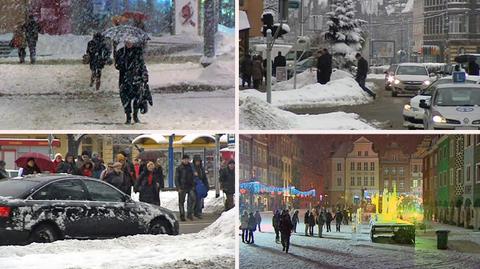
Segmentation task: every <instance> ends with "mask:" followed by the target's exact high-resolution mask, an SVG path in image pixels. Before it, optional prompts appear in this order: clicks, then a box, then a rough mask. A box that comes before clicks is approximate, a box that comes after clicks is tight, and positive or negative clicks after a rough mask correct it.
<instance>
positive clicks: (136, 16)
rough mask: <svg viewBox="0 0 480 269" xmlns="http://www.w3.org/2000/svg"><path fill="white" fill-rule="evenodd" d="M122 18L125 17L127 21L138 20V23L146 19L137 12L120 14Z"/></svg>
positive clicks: (146, 17) (145, 16)
mask: <svg viewBox="0 0 480 269" xmlns="http://www.w3.org/2000/svg"><path fill="white" fill-rule="evenodd" d="M122 17H125V18H127V19H133V20H140V21H144V20H147V19H148V16H147V15H145V14H143V13H142V12H137V11H126V12H124V13H123V14H122Z"/></svg>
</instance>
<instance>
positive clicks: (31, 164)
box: [21, 158, 42, 176]
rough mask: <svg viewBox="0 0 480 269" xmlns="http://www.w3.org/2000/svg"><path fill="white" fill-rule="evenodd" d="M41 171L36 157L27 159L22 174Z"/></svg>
mask: <svg viewBox="0 0 480 269" xmlns="http://www.w3.org/2000/svg"><path fill="white" fill-rule="evenodd" d="M40 173H42V171H41V170H40V168H38V166H37V164H36V163H35V159H34V158H30V159H28V161H27V165H26V166H25V167H23V171H22V175H21V176H26V175H33V174H40Z"/></svg>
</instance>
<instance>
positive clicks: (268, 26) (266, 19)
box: [262, 12, 289, 37]
mask: <svg viewBox="0 0 480 269" xmlns="http://www.w3.org/2000/svg"><path fill="white" fill-rule="evenodd" d="M262 22H263V27H262V33H263V36H265V37H266V36H267V30H271V31H272V36H275V33H276V32H277V30H278V28H279V27H280V24H279V23H275V24H274V23H273V14H272V13H269V12H266V13H263V15H262ZM288 29H289V27H288V25H287V24H283V27H282V29H280V32H279V33H278V36H277V37H282V36H283V35H284V34H287V33H288V32H289V31H288Z"/></svg>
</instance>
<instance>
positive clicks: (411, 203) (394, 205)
mask: <svg viewBox="0 0 480 269" xmlns="http://www.w3.org/2000/svg"><path fill="white" fill-rule="evenodd" d="M380 199H381V201H382V204H381V212H379V211H380V208H379V205H380ZM372 204H374V205H376V212H375V216H374V218H375V221H376V222H379V223H407V224H408V223H418V222H422V221H423V208H422V206H421V200H418V199H417V198H416V197H413V196H398V195H397V188H396V186H395V185H394V187H393V192H391V193H390V192H388V190H387V189H385V190H384V191H383V195H382V197H381V198H380V197H379V195H378V194H375V195H374V196H373V197H372Z"/></svg>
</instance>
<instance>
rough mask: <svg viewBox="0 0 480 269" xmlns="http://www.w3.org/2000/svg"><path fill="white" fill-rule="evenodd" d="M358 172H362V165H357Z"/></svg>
mask: <svg viewBox="0 0 480 269" xmlns="http://www.w3.org/2000/svg"><path fill="white" fill-rule="evenodd" d="M357 170H358V171H362V163H357Z"/></svg>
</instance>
